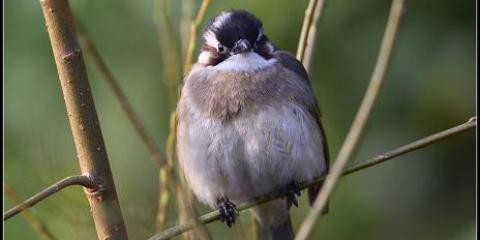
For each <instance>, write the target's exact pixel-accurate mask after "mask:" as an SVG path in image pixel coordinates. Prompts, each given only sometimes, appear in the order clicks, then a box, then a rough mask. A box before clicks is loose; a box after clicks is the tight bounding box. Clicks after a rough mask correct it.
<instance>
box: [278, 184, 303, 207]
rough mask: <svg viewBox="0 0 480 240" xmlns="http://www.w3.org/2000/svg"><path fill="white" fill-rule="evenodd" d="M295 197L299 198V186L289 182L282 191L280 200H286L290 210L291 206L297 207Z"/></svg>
mask: <svg viewBox="0 0 480 240" xmlns="http://www.w3.org/2000/svg"><path fill="white" fill-rule="evenodd" d="M297 196H299V197H300V185H298V183H297V182H296V181H291V182H290V184H288V186H287V187H286V188H285V189H283V191H282V199H283V198H285V199H286V200H287V206H288V208H290V207H291V206H292V205H295V207H298V200H297Z"/></svg>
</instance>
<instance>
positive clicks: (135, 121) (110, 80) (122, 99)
mask: <svg viewBox="0 0 480 240" xmlns="http://www.w3.org/2000/svg"><path fill="white" fill-rule="evenodd" d="M75 25H76V27H77V32H78V35H79V37H80V42H81V43H82V45H83V47H84V49H85V50H86V51H87V52H88V53H89V54H90V56H91V57H92V59H93V61H94V63H95V65H96V66H97V67H98V70H99V72H100V73H101V74H102V75H103V78H104V79H105V81H106V82H107V84H108V86H109V87H110V89H111V90H112V92H113V94H114V95H115V97H116V98H117V100H118V102H119V103H120V105H121V107H122V109H123V111H124V112H125V113H126V114H127V117H128V120H130V123H131V124H132V125H133V127H134V128H135V131H136V132H137V133H138V135H139V136H140V138H141V139H142V141H143V143H144V144H145V146H147V148H148V151H149V152H150V156H151V157H152V158H153V160H154V161H155V162H156V164H157V165H158V166H159V167H163V166H165V164H166V160H165V158H164V157H163V156H164V154H163V153H162V151H161V150H160V149H159V148H158V146H157V144H156V142H155V140H154V139H153V137H152V135H151V134H150V133H149V132H148V130H147V128H146V127H145V125H144V124H143V122H142V120H140V117H139V116H138V114H137V113H136V112H135V110H134V109H133V107H132V105H131V104H130V101H128V98H127V96H126V95H125V93H124V91H123V90H122V87H121V86H120V84H119V83H118V81H117V80H116V79H115V77H114V76H113V74H112V72H111V71H110V69H109V68H108V67H107V64H106V63H105V61H104V60H103V58H102V56H101V55H100V52H99V51H98V49H97V47H96V46H95V44H94V43H93V41H92V40H91V39H90V37H89V36H88V34H87V32H86V31H85V29H84V28H83V27H82V25H81V24H80V22H78V21H77V20H75Z"/></svg>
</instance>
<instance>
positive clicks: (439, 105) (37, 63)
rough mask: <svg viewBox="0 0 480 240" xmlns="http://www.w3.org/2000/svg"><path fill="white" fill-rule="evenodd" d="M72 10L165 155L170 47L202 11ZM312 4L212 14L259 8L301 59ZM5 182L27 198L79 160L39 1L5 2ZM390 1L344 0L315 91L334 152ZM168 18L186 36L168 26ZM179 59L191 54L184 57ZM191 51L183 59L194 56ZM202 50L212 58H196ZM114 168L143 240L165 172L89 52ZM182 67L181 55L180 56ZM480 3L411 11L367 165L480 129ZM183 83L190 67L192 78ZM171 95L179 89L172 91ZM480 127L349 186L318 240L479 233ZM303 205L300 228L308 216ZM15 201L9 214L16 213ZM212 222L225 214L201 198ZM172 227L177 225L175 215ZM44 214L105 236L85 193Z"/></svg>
mask: <svg viewBox="0 0 480 240" xmlns="http://www.w3.org/2000/svg"><path fill="white" fill-rule="evenodd" d="M159 1H162V0H153V1H152V0H144V1H133V0H115V1H81V0H77V1H71V4H72V9H73V11H74V13H75V14H76V16H77V17H78V19H79V20H80V21H81V22H82V24H83V25H84V27H85V28H86V30H87V31H88V33H89V35H90V37H91V38H92V39H93V41H94V42H95V43H96V45H97V47H98V48H99V50H100V53H101V54H102V55H103V57H104V58H105V60H106V62H107V65H108V66H109V67H110V69H111V70H112V71H113V74H114V75H115V77H116V78H117V79H118V81H119V82H120V84H121V86H122V87H123V89H124V91H125V92H126V94H127V96H128V98H129V100H130V101H131V103H132V105H133V106H134V108H135V110H136V112H137V113H138V114H139V115H140V117H141V118H142V120H143V121H144V123H145V125H146V127H147V128H148V130H149V131H150V133H151V134H152V135H153V136H154V138H155V139H156V141H157V142H158V145H159V146H160V148H161V149H163V150H164V149H165V144H166V137H167V134H168V119H169V115H170V106H171V103H169V100H168V96H169V91H170V90H169V89H170V88H169V87H168V84H166V81H165V80H169V79H170V80H171V79H172V78H173V81H175V80H176V79H175V76H176V75H175V74H176V73H175V71H173V73H172V69H174V68H177V69H178V66H179V65H178V64H177V63H176V62H175V56H173V57H172V55H169V53H168V52H167V51H172V50H171V49H175V48H174V47H172V46H170V45H171V44H172V42H173V43H175V44H176V45H177V46H178V47H181V46H184V45H185V41H184V40H185V39H186V37H185V32H186V31H188V21H185V19H187V20H188V19H189V18H191V17H192V16H194V15H195V13H196V11H197V9H198V6H199V4H200V1H198V0H195V1H194V0H182V1H171V2H172V3H171V9H169V10H168V9H167V10H165V8H164V7H163V9H162V6H164V5H163V4H161V3H159ZM307 4H308V1H307V0H299V1H290V0H282V1H259V0H245V1H228V0H214V1H212V3H211V5H210V7H209V9H208V11H207V15H206V19H210V18H212V17H213V16H214V15H216V14H218V13H219V12H220V11H222V10H226V9H231V8H244V9H247V10H249V11H251V12H253V13H254V14H256V15H257V16H258V17H259V18H261V19H262V20H263V23H264V28H265V31H266V33H267V34H268V35H269V37H270V39H272V41H274V42H275V43H276V44H277V46H278V47H280V48H282V49H285V50H288V51H291V52H295V51H296V47H297V41H298V38H299V34H300V29H301V24H302V21H303V15H304V10H305V8H306V6H307ZM4 7H5V11H4V13H5V17H4V20H5V25H4V26H5V32H4V33H5V36H4V40H5V43H4V47H5V55H4V60H5V63H4V70H5V73H4V87H5V90H4V94H5V95H4V101H5V102H4V107H5V110H4V114H5V115H4V130H5V132H4V134H5V135H4V140H5V143H4V150H5V152H4V167H5V170H4V182H6V183H7V184H9V185H10V186H11V187H12V188H13V189H15V191H16V192H17V193H18V195H20V196H21V198H26V197H29V196H31V195H32V194H34V193H36V192H37V191H39V190H40V189H42V188H44V187H45V186H47V185H50V184H51V183H53V182H54V181H57V180H59V179H61V178H63V177H65V176H67V175H74V174H78V173H79V172H80V171H79V166H78V162H77V160H76V153H75V149H74V145H73V140H72V135H71V131H70V127H69V125H68V121H67V114H66V109H65V105H64V103H63V97H62V93H61V89H60V84H59V81H58V75H57V72H56V67H55V63H54V59H53V55H52V50H51V47H50V43H49V40H48V36H47V33H46V30H45V24H44V19H43V16H42V12H41V9H40V6H39V3H38V1H14V0H7V1H4ZM389 8H390V1H384V0H363V1H348V0H336V1H328V6H327V8H326V10H325V12H324V15H323V17H322V19H321V24H320V27H319V30H318V37H317V44H316V50H315V53H314V59H313V65H312V72H311V81H312V84H313V86H314V90H315V93H316V94H317V97H318V100H319V102H320V106H321V109H322V112H323V122H324V126H325V128H326V134H327V137H328V141H329V145H330V152H331V155H332V158H333V159H334V157H335V156H336V153H337V151H338V149H339V147H340V145H341V143H342V140H343V138H344V137H345V134H346V132H347V131H348V129H349V126H350V123H351V121H352V119H353V117H354V115H355V112H356V109H357V108H358V106H359V102H360V100H361V98H362V96H363V93H364V91H365V89H366V86H367V84H368V81H369V78H370V75H371V72H372V69H373V65H374V63H375V58H376V55H377V53H378V49H379V45H380V42H381V37H382V34H383V30H384V27H385V22H386V19H387V16H388V12H389ZM165 12H168V13H169V14H170V15H171V24H172V26H173V30H174V33H173V35H169V34H167V33H166V32H167V31H166V28H165V26H166V23H167V22H165V19H166V18H165ZM199 41H200V40H199ZM177 54H178V52H177ZM179 54H180V56H183V52H180V53H179ZM195 55H196V54H195ZM84 56H85V61H86V65H87V70H88V74H89V79H90V84H91V88H92V91H93V96H94V99H95V104H96V108H97V111H98V115H99V119H100V123H101V127H102V131H103V135H104V139H105V142H106V145H107V150H108V154H109V157H110V164H111V167H112V171H113V174H114V179H115V184H116V188H117V192H118V195H119V199H120V204H121V207H122V211H123V215H124V219H125V222H126V225H127V229H128V233H129V236H130V238H131V239H146V238H148V237H149V236H151V235H152V234H153V233H154V232H155V213H156V209H157V201H158V191H159V186H158V170H157V166H156V164H155V163H154V162H153V161H152V160H151V158H150V156H149V154H148V151H147V149H146V147H145V146H144V145H143V144H142V142H141V141H140V138H139V137H138V135H137V134H136V132H135V131H134V129H133V127H132V125H131V124H130V123H129V121H128V120H127V118H126V116H125V114H124V112H123V111H122V109H121V108H120V105H119V103H118V102H117V101H116V99H115V98H114V95H113V94H112V92H111V91H110V89H109V88H108V86H107V85H106V83H105V82H104V81H103V79H102V76H101V74H100V73H99V72H98V69H97V68H96V66H95V65H94V64H93V61H92V59H91V58H90V56H89V55H88V54H86V53H85V54H84ZM166 59H169V60H166ZM474 63H475V1H473V0H458V1H449V0H424V1H407V7H406V14H405V19H404V22H403V24H402V26H401V31H400V34H399V37H398V41H397V45H396V48H395V51H394V55H393V59H392V62H391V68H390V71H389V73H388V75H387V77H386V82H385V85H384V88H383V91H382V93H381V94H380V96H379V99H378V102H377V105H376V106H375V109H374V112H373V114H372V118H371V122H370V124H369V126H368V129H367V131H366V134H365V137H364V141H363V143H362V144H361V146H360V150H359V151H358V152H357V154H356V156H355V158H354V162H356V163H358V162H361V161H364V160H366V159H368V158H369V157H371V156H374V155H376V154H378V153H381V152H384V151H386V150H389V149H392V148H394V147H397V146H400V145H403V144H406V143H409V142H411V141H413V140H416V139H418V138H421V137H424V136H426V135H429V134H432V133H435V132H438V131H441V130H443V129H446V128H449V127H452V126H454V125H457V124H460V123H462V122H465V121H466V120H467V119H469V118H470V117H472V116H474V115H476V108H475V107H476V105H475V97H476V91H475V89H476V78H475V66H474ZM177 74H178V72H177ZM170 92H171V91H170ZM474 139H475V131H469V132H468V133H464V134H461V135H459V136H456V137H453V138H450V139H448V140H446V141H443V142H441V143H438V144H435V145H433V146H430V147H428V148H426V149H423V150H419V151H416V152H413V153H410V154H407V155H404V156H402V157H399V158H397V159H394V160H392V161H389V162H387V163H384V164H381V165H378V166H375V167H373V168H369V169H367V170H364V171H362V172H358V173H355V174H353V175H350V176H348V177H346V178H342V179H341V181H340V183H339V185H338V188H337V189H336V191H335V192H334V194H333V197H332V199H331V204H330V214H329V215H328V216H326V217H325V218H324V219H323V221H322V222H321V224H320V225H319V226H318V227H317V228H316V229H315V235H314V237H313V238H312V239H337V240H341V239H345V240H347V239H348V240H355V239H372V240H373V239H379V240H380V239H411V240H414V239H419V240H420V239H422V240H425V239H435V240H438V239H442V240H443V239H455V240H469V239H475V235H476V228H475V196H476V194H475V176H476V172H475V169H476V168H475V166H476V155H475V140H474ZM305 195H306V194H304V195H303V196H302V198H301V203H300V207H299V208H298V209H292V211H291V212H292V215H293V222H294V225H295V228H297V227H298V226H299V224H300V223H301V221H302V220H303V218H304V216H305V215H306V213H307V211H308V204H307V201H306V198H305ZM13 204H14V203H13V202H12V201H11V200H10V199H9V198H4V210H6V209H8V208H10V207H11V206H13ZM198 208H199V212H201V213H205V212H207V211H210V210H209V209H208V208H206V207H204V206H202V205H201V204H198ZM170 210H171V213H170V215H169V220H168V222H167V224H168V226H173V225H175V224H176V223H177V220H176V215H175V208H174V207H172V208H171V209H170ZM32 211H33V213H34V214H35V215H36V216H38V217H39V218H40V219H42V220H43V221H44V223H45V224H46V225H47V227H48V228H49V229H50V230H51V231H52V232H53V234H54V235H55V236H56V237H57V238H58V239H95V238H96V233H95V229H94V224H93V221H92V218H91V216H90V212H89V206H88V203H87V201H86V198H85V196H84V194H83V191H82V189H81V188H79V187H71V188H68V189H66V190H63V191H61V192H60V193H59V194H56V195H54V196H53V197H51V198H49V199H47V200H46V201H43V202H41V203H39V204H38V205H36V206H35V207H34V208H33V209H32ZM249 224H250V214H249V213H243V214H241V217H240V223H239V224H237V225H236V226H235V227H234V228H233V229H228V228H226V227H225V226H224V225H223V224H221V223H213V224H210V225H208V229H209V230H210V231H211V234H212V236H213V238H214V239H240V237H238V235H239V234H238V231H240V230H241V229H240V228H243V229H244V230H246V231H248V228H249ZM4 227H5V233H4V234H5V239H41V238H40V237H39V236H38V234H37V233H36V232H35V231H33V230H32V228H31V227H30V225H29V224H28V223H27V222H26V221H25V220H24V218H23V217H22V216H16V217H14V218H12V219H11V220H9V221H7V222H5V223H4Z"/></svg>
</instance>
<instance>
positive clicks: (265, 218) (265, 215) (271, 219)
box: [252, 199, 294, 240]
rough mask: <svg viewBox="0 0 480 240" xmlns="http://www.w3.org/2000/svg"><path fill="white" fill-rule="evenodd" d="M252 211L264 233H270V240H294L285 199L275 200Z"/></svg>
mask: <svg viewBox="0 0 480 240" xmlns="http://www.w3.org/2000/svg"><path fill="white" fill-rule="evenodd" d="M252 210H253V213H254V214H255V216H256V217H257V220H258V221H259V223H260V225H262V226H263V228H264V229H265V232H267V231H269V232H270V238H271V239H272V240H292V239H294V234H293V228H292V221H291V220H290V214H289V212H288V207H287V202H286V201H285V199H276V200H273V201H271V202H267V203H264V204H261V205H259V206H256V207H255V208H253V209H252Z"/></svg>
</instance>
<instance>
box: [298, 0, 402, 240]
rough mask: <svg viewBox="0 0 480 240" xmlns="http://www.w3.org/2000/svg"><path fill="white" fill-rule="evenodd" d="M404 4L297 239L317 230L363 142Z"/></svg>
mask: <svg viewBox="0 0 480 240" xmlns="http://www.w3.org/2000/svg"><path fill="white" fill-rule="evenodd" d="M404 1H405V0H393V1H392V5H391V8H390V14H389V17H388V22H387V26H386V28H385V33H384V35H383V39H382V45H381V46H380V52H379V54H378V57H377V62H376V64H375V68H374V71H373V74H372V77H371V79H370V84H369V86H368V88H367V91H366V93H365V96H364V98H363V100H362V103H361V104H360V108H359V109H358V112H357V114H356V116H355V119H354V120H353V123H352V126H351V127H350V130H349V132H348V134H347V137H346V138H345V141H344V142H343V145H342V147H341V148H340V152H339V153H338V156H337V158H336V160H335V162H334V164H333V167H332V169H331V170H330V173H329V174H328V175H327V177H326V179H325V182H324V184H323V187H322V190H320V193H319V194H318V197H317V199H316V200H315V203H314V204H313V206H312V209H311V210H310V212H309V213H308V215H307V217H306V218H305V220H304V221H303V223H302V225H301V226H300V229H299V231H298V234H297V237H296V238H295V239H296V240H305V239H307V238H308V237H309V236H310V234H311V232H312V230H313V227H314V226H315V224H316V223H317V222H318V221H319V219H320V212H321V211H322V210H323V208H324V207H325V205H326V203H327V201H328V197H329V196H330V194H331V193H332V191H333V188H334V187H335V185H336V183H337V181H338V179H339V177H340V176H341V174H342V172H343V169H344V168H345V166H346V165H347V163H348V160H349V159H350V157H351V155H352V153H353V152H354V151H355V149H356V147H357V145H358V143H359V140H360V138H361V136H362V134H363V131H364V129H365V125H366V124H367V122H368V119H369V117H370V113H371V111H372V109H373V106H374V104H375V101H376V99H377V96H378V94H379V92H380V89H381V87H382V84H383V80H384V78H385V74H386V72H387V69H388V66H389V63H390V56H391V53H392V50H393V45H394V43H395V37H396V35H397V32H398V27H399V25H400V20H401V16H402V13H403V5H404Z"/></svg>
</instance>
